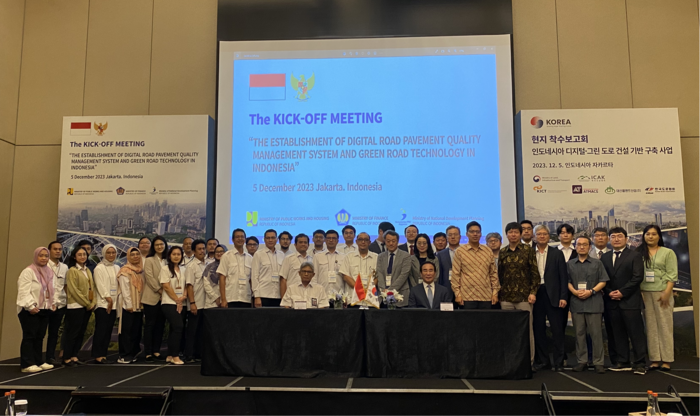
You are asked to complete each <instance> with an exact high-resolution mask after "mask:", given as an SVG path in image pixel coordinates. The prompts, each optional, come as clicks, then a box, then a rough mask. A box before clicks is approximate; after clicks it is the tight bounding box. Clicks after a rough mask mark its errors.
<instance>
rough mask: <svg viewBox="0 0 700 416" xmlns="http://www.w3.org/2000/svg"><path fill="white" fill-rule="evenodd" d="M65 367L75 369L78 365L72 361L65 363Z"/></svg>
mask: <svg viewBox="0 0 700 416" xmlns="http://www.w3.org/2000/svg"><path fill="white" fill-rule="evenodd" d="M63 365H64V366H65V367H75V366H77V365H78V364H76V363H75V361H73V360H71V361H64V362H63Z"/></svg>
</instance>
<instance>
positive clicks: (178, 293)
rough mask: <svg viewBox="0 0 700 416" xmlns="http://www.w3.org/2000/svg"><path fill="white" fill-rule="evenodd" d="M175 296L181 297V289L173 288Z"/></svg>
mask: <svg viewBox="0 0 700 416" xmlns="http://www.w3.org/2000/svg"><path fill="white" fill-rule="evenodd" d="M175 294H176V295H177V296H182V287H176V288H175Z"/></svg>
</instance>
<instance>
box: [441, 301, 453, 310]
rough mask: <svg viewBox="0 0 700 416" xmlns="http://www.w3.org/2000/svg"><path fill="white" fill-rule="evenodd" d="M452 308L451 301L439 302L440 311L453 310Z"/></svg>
mask: <svg viewBox="0 0 700 416" xmlns="http://www.w3.org/2000/svg"><path fill="white" fill-rule="evenodd" d="M454 309H455V308H454V305H453V304H452V302H440V310H441V311H453V310H454Z"/></svg>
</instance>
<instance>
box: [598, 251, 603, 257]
mask: <svg viewBox="0 0 700 416" xmlns="http://www.w3.org/2000/svg"><path fill="white" fill-rule="evenodd" d="M602 257H603V250H598V258H599V259H600V258H602Z"/></svg>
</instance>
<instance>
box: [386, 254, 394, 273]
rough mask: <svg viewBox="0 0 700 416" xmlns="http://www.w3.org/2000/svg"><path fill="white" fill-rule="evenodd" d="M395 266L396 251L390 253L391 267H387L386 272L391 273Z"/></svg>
mask: <svg viewBox="0 0 700 416" xmlns="http://www.w3.org/2000/svg"><path fill="white" fill-rule="evenodd" d="M393 268H394V253H391V254H390V255H389V267H387V268H386V274H391V270H392V269H393Z"/></svg>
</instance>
